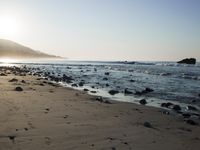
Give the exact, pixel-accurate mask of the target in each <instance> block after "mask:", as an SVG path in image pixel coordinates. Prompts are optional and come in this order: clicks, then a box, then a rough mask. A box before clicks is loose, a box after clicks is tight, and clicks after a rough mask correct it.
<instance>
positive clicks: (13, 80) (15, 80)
mask: <svg viewBox="0 0 200 150" xmlns="http://www.w3.org/2000/svg"><path fill="white" fill-rule="evenodd" d="M17 81H18V80H17V79H15V78H13V79H11V80H9V82H17Z"/></svg>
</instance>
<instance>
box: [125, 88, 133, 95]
mask: <svg viewBox="0 0 200 150" xmlns="http://www.w3.org/2000/svg"><path fill="white" fill-rule="evenodd" d="M124 94H127V95H129V94H133V92H131V91H129V90H128V89H127V88H126V89H125V90H124Z"/></svg>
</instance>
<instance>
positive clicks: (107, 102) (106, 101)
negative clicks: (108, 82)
mask: <svg viewBox="0 0 200 150" xmlns="http://www.w3.org/2000/svg"><path fill="white" fill-rule="evenodd" d="M104 103H106V104H112V103H111V102H110V101H109V100H105V101H104Z"/></svg>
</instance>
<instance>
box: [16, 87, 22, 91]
mask: <svg viewBox="0 0 200 150" xmlns="http://www.w3.org/2000/svg"><path fill="white" fill-rule="evenodd" d="M15 91H18V92H21V91H23V89H22V88H21V87H20V86H18V87H16V88H15Z"/></svg>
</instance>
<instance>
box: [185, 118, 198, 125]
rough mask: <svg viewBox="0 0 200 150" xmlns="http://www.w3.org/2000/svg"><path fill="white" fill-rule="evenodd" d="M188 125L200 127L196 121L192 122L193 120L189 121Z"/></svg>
mask: <svg viewBox="0 0 200 150" xmlns="http://www.w3.org/2000/svg"><path fill="white" fill-rule="evenodd" d="M186 123H187V124H190V125H193V126H194V125H198V123H197V122H195V121H194V120H191V119H189V120H187V121H186Z"/></svg>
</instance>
